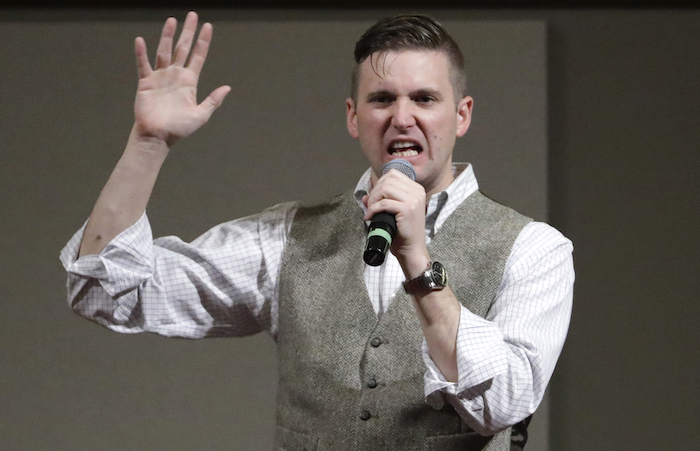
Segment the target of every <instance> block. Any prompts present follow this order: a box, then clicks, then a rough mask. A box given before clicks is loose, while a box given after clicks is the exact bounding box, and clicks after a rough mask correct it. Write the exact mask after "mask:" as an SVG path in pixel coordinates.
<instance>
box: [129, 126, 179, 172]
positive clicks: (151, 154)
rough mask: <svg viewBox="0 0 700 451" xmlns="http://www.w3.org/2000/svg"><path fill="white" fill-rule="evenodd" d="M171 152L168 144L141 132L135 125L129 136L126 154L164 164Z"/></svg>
mask: <svg viewBox="0 0 700 451" xmlns="http://www.w3.org/2000/svg"><path fill="white" fill-rule="evenodd" d="M169 152H170V146H169V145H168V142H167V141H165V140H164V139H161V138H159V137H157V136H153V135H148V134H145V133H143V132H142V131H140V130H139V127H138V126H137V125H136V124H134V126H133V128H132V129H131V133H130V134H129V141H128V143H127V146H126V149H125V151H124V153H125V154H127V153H129V154H139V155H140V156H141V158H147V159H149V160H152V161H153V162H159V163H162V162H163V161H164V160H165V157H166V156H167V155H168V153H169Z"/></svg>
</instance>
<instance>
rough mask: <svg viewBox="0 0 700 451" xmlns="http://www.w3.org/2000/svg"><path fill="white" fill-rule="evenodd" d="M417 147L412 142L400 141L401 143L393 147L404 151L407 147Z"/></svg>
mask: <svg viewBox="0 0 700 451" xmlns="http://www.w3.org/2000/svg"><path fill="white" fill-rule="evenodd" d="M415 146H416V144H415V143H412V142H410V141H399V142H396V143H394V145H393V146H391V147H393V148H394V149H404V148H406V147H415Z"/></svg>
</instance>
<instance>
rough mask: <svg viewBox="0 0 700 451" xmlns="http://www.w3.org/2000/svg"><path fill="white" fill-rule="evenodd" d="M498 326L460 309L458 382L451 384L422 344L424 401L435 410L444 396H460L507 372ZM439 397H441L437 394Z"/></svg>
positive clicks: (441, 402)
mask: <svg viewBox="0 0 700 451" xmlns="http://www.w3.org/2000/svg"><path fill="white" fill-rule="evenodd" d="M504 347H505V343H504V342H503V333H502V332H501V330H500V329H499V327H498V326H497V325H495V324H494V323H492V322H491V321H488V320H486V319H484V318H481V317H479V316H477V315H475V314H473V313H472V312H470V311H469V310H468V309H467V308H466V307H464V306H461V311H460V317H459V328H458V330H457V371H458V375H459V376H458V381H457V382H456V383H455V382H449V381H448V380H447V379H446V378H445V376H444V375H443V374H442V372H441V371H440V369H439V368H438V367H437V365H436V364H435V362H434V361H433V359H432V358H431V357H430V353H429V351H428V346H427V344H426V342H425V340H423V361H424V362H425V366H426V372H425V375H424V383H425V397H426V401H427V402H428V404H430V405H431V406H433V407H436V406H438V405H439V407H436V408H440V407H442V404H443V403H444V397H443V396H442V395H443V394H445V395H452V396H461V395H464V394H466V393H468V392H469V391H470V390H471V389H473V388H475V387H477V386H479V385H480V384H483V383H484V382H486V381H488V380H490V379H493V378H494V377H496V376H498V375H500V374H504V373H506V372H507V371H508V356H507V349H504ZM438 393H440V394H438Z"/></svg>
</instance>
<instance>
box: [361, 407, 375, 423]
mask: <svg viewBox="0 0 700 451" xmlns="http://www.w3.org/2000/svg"><path fill="white" fill-rule="evenodd" d="M370 418H372V414H371V413H369V411H367V410H363V411H362V412H360V420H362V421H367V420H369V419H370Z"/></svg>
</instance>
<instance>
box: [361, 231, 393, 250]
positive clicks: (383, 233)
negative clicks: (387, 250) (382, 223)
mask: <svg viewBox="0 0 700 451" xmlns="http://www.w3.org/2000/svg"><path fill="white" fill-rule="evenodd" d="M373 236H380V237H382V238H384V239H385V240H386V241H387V242H388V243H389V246H391V235H389V232H387V231H386V230H384V229H380V228H379V227H377V228H376V229H372V230H371V231H370V232H369V233H368V234H367V239H370V238H372V237H373Z"/></svg>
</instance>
